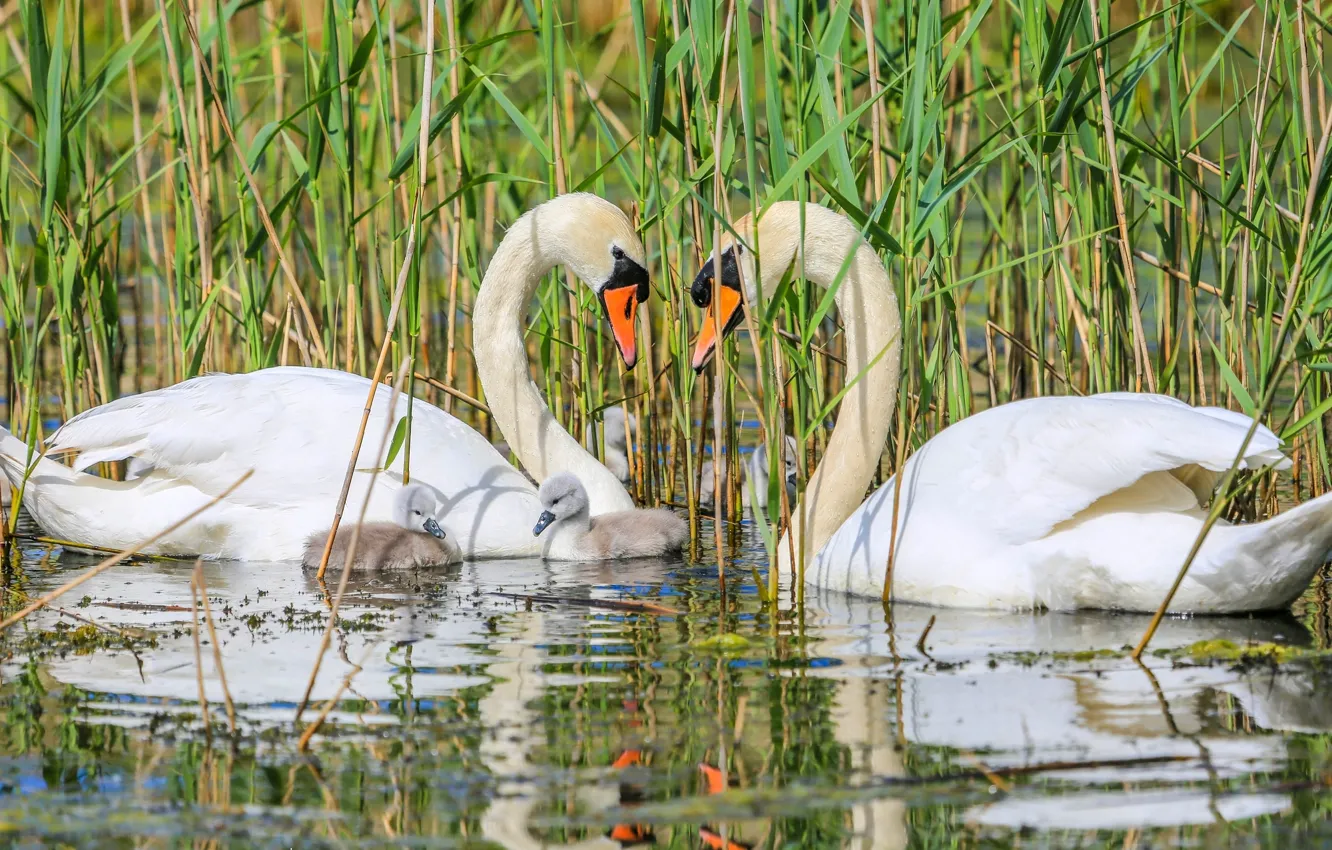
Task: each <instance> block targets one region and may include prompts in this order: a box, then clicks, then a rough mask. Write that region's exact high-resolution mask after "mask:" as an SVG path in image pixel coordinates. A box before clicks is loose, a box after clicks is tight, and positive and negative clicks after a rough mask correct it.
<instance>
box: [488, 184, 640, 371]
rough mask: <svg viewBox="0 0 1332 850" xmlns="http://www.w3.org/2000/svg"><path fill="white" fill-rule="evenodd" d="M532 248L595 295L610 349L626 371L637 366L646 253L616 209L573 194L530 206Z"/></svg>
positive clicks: (582, 194) (593, 197)
mask: <svg viewBox="0 0 1332 850" xmlns="http://www.w3.org/2000/svg"><path fill="white" fill-rule="evenodd" d="M529 218H530V220H531V225H532V226H533V229H534V236H536V240H537V244H538V245H539V246H540V251H541V253H543V254H545V255H546V260H547V261H548V264H549V265H552V266H553V265H556V264H558V263H563V264H564V265H567V266H568V267H569V268H570V269H572V270H573V273H574V274H576V275H578V277H579V279H581V280H582V281H583V282H584V283H586V284H587V285H588V286H590V287H591V288H592V291H593V292H595V293H596V294H597V300H598V301H600V302H601V309H602V312H603V313H605V315H606V321H607V322H609V323H610V326H611V333H612V334H613V335H614V337H615V345H616V346H617V347H618V348H619V349H620V356H621V357H623V358H624V363H625V365H626V366H628V367H629V368H633V366H634V364H635V363H637V362H638V343H637V326H636V324H635V321H634V320H635V316H636V314H637V310H638V305H639V304H641V303H642V302H644V301H647V299H648V294H649V293H650V291H651V287H650V286H649V283H648V272H647V252H646V251H645V250H644V248H643V242H642V240H640V239H639V238H638V234H637V233H635V232H634V227H633V225H632V224H631V223H630V222H629V219H628V217H626V216H625V214H624V213H623V212H621V211H620V208H619V207H617V206H615V205H614V204H612V203H611V202H610V201H607V200H606V199H604V198H600V197H598V196H596V195H591V194H588V193H586V192H574V193H571V194H568V195H560V196H558V197H556V198H553V199H551V200H549V201H547V202H546V203H544V204H542V205H540V206H538V207H536V208H534V209H533V210H531V211H530V212H529V213H527V215H525V216H524V217H523V219H519V220H518V222H517V223H516V224H515V225H514V227H521V226H522V225H523V224H524V219H529Z"/></svg>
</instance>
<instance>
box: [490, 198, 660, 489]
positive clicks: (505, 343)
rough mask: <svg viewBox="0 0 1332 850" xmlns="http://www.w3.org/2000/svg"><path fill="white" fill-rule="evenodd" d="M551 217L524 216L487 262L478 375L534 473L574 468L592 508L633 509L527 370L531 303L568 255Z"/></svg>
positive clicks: (541, 475)
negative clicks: (554, 231) (549, 221)
mask: <svg viewBox="0 0 1332 850" xmlns="http://www.w3.org/2000/svg"><path fill="white" fill-rule="evenodd" d="M542 210H543V208H541V207H538V208H537V211H536V212H541V211H542ZM550 215H553V213H551V214H550ZM547 218H548V216H537V215H533V214H528V215H526V216H524V217H523V218H521V219H519V220H518V222H517V223H515V225H514V226H513V228H512V229H511V230H510V231H509V233H508V234H507V235H506V236H505V237H504V240H503V241H502V242H500V245H499V248H498V249H497V250H496V251H495V257H494V259H493V260H491V262H490V267H489V268H488V269H487V270H486V276H485V279H484V280H482V282H481V290H480V292H479V293H478V294H477V298H476V307H475V309H474V310H473V315H472V322H473V325H472V351H473V352H474V354H475V357H476V371H477V375H478V377H479V378H480V379H481V386H482V388H483V389H484V390H485V395H486V402H487V404H489V406H490V412H491V416H493V417H494V419H495V423H496V424H497V425H498V426H499V429H500V433H502V434H503V435H504V439H505V440H507V441H508V443H509V446H510V448H512V449H513V453H514V454H515V455H517V456H518V459H519V460H520V461H522V464H523V466H524V467H525V468H526V469H527V471H528V472H529V473H530V474H531V475H532V477H534V478H536V479H537V480H538V481H544V480H545V479H546V478H548V477H549V476H551V475H553V474H555V473H557V472H572V473H574V474H575V475H577V476H578V478H579V479H580V480H581V481H582V482H583V485H584V486H585V487H587V492H588V497H589V500H590V501H591V505H592V513H593V514H600V513H605V512H607V511H621V510H629V509H631V508H633V506H634V503H633V500H632V499H631V498H629V493H628V492H627V491H626V490H625V489H624V486H623V485H621V484H620V482H619V480H617V479H616V478H615V476H614V475H613V474H612V473H611V472H610V470H608V469H606V467H604V466H602V465H601V463H600V462H599V461H597V459H596V458H595V457H593V456H592V455H591V454H589V453H588V452H587V450H586V449H584V448H583V447H582V446H581V445H579V443H578V441H577V440H575V439H574V438H573V437H572V436H571V435H570V434H569V432H568V431H566V430H564V427H563V426H562V425H560V423H559V421H558V420H557V419H556V418H555V415H554V414H553V413H551V411H550V408H549V407H547V406H546V402H545V401H544V400H543V399H542V398H541V394H540V393H539V392H537V388H536V384H534V383H533V382H532V378H531V375H530V374H529V373H528V360H527V346H526V345H525V344H524V340H523V335H524V331H525V320H526V318H527V305H528V304H529V303H531V300H532V296H533V295H534V294H535V293H536V288H537V285H538V284H540V282H541V278H542V276H543V275H545V273H546V272H548V271H550V269H552V268H554V267H555V266H556V265H560V264H563V263H565V262H567V261H569V260H570V259H571V258H570V257H567V256H564V254H566V253H568V251H569V248H568V243H567V242H566V241H565V240H562V239H559V238H557V237H555V236H552V235H551V234H550V233H548V232H547V230H546V227H547Z"/></svg>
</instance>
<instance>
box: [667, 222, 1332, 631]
mask: <svg viewBox="0 0 1332 850" xmlns="http://www.w3.org/2000/svg"><path fill="white" fill-rule="evenodd" d="M802 218H803V219H804V228H805V231H804V238H803V242H802V239H801V234H800V227H801V219H802ZM735 229H736V231H737V232H739V233H742V234H745V236H746V239H747V243H748V245H749V246H750V248H749V249H746V248H745V247H744V245H743V244H742V245H739V246H737V245H735V244H733V241H734V240H732V239H731V238H730V237H724V238H723V243H722V245H721V246H720V247H721V250H722V255H721V268H722V281H721V282H722V284H723V285H722V287H721V288H720V292H721V296H720V298H719V301H718V304H716V305H713V304H711V301H710V298H711V291H712V279H713V271H712V263H711V261H709V263H708V264H707V265H706V266H705V267H704V268H703V269H702V271H700V272H699V275H698V276H697V277H696V278H695V281H694V285H693V288H692V296H693V298H694V300H695V302H696V303H699V304H700V306H703V305H707V306H708V314H707V318H706V319H705V321H704V324H703V329H702V332H701V334H700V337H699V341H698V346H697V347H696V349H695V355H694V365H695V368H702V366H703V365H704V364H705V363H706V361H707V359H708V357H709V356H710V355H711V353H712V350H713V348H714V347H715V344H716V338H715V334H714V333H713V321H714V319H713V308H714V307H716V308H717V311H718V313H719V318H720V320H721V323H722V325H723V326H724V327H725V328H726V329H730V328H734V327H735V326H736V325H737V324H738V323H739V321H740V318H741V315H742V313H741V309H742V301H741V295H740V286H741V280H742V279H743V281H744V285H745V286H746V287H748V293H747V294H748V297H749V298H755V297H756V296H757V292H756V291H755V287H754V284H755V282H756V281H757V282H758V285H759V286H761V287H762V290H763V291H764V292H765V293H768V294H771V293H772V292H773V291H774V290H775V289H776V286H777V284H778V282H779V281H780V280H781V278H782V276H783V275H784V274H785V273H786V270H787V269H788V268H790V267H791V265H792V263H793V262H796V261H797V259H796V258H797V251H799V252H800V253H801V254H802V255H803V267H804V273H805V276H806V277H807V278H808V279H809V280H810V281H811V282H813V283H815V284H817V285H821V286H825V287H827V286H829V285H831V284H832V283H833V282H834V281H835V280H836V279H837V277H838V273H839V271H840V270H841V269H842V266H843V261H844V260H845V259H846V258H847V257H848V256H849V255H852V259H851V262H850V264H849V266H848V268H847V272H846V276H845V279H844V280H843V281H842V283H841V285H840V287H839V288H838V290H837V292H836V295H835V299H836V302H837V309H838V312H839V314H840V316H841V319H842V322H843V324H844V327H845V329H846V343H847V374H848V375H851V376H855V375H858V374H861V373H862V371H863V372H864V374H863V377H862V378H861V379H860V381H859V382H857V383H856V384H855V385H854V386H852V388H851V389H850V391H848V392H847V394H846V396H845V398H844V399H843V401H842V406H841V409H840V411H839V413H838V418H837V425H836V427H835V428H834V430H833V433H832V436H831V438H830V440H829V443H828V450H827V453H826V454H825V456H824V458H823V462H822V463H821V464H820V465H819V468H818V469H817V470H816V471H815V473H814V476H813V477H812V478H811V479H810V482H809V486H808V488H807V489H806V491H805V494H804V498H803V499H802V500H801V502H800V504H799V505H798V506H797V508H796V509H795V511H793V517H794V519H793V525H794V528H793V529H792V530H791V532H790V533H789V534H788V537H789V536H790V534H794V536H795V540H796V544H797V545H796V548H795V551H797V552H799V553H803V556H804V558H805V559H807V564H808V569H807V572H806V581H807V582H808V583H810V584H813V585H816V586H818V587H824V588H829V589H833V590H839V591H844V592H847V593H852V594H858V595H864V596H877V595H879V594H880V593H881V592H882V588H883V581H884V574H885V571H886V568H887V563H888V552H889V538H890V536H891V535H892V528H893V521H894V520H893V514H894V501H893V500H894V490H895V482H894V481H893V480H891V479H890V480H889V481H888V482H887V483H885V484H884V485H883V486H882V487H880V488H879V490H878V491H876V492H875V493H874V494H873V495H872V496H870V498H869V499H867V500H865V501H864V502H863V504H862V498H863V496H864V493H865V490H866V488H867V487H868V486H869V484H870V481H871V479H872V476H873V474H874V471H875V468H876V466H877V464H878V459H879V456H880V454H881V452H882V448H883V446H884V445H885V443H886V441H887V436H888V427H889V420H890V419H891V415H892V409H893V399H894V396H895V394H896V391H897V373H898V351H899V348H900V345H901V342H900V339H899V333H900V321H899V317H898V309H897V300H896V296H895V294H894V291H893V287H892V284H891V282H890V281H889V279H888V273H887V271H886V270H885V268H884V267H883V264H882V263H881V262H880V261H879V259H878V258H877V257H876V256H875V254H874V252H873V251H872V250H871V249H870V247H869V246H868V245H867V244H865V242H864V241H863V240H862V239H861V237H860V235H859V231H858V230H857V229H856V227H855V226H854V225H853V224H852V223H851V222H850V221H849V220H847V219H846V218H845V217H843V216H842V215H840V214H838V213H834V212H832V211H831V210H827V209H824V208H822V207H818V206H815V205H812V204H810V205H806V206H805V207H804V210H803V216H802V211H801V208H800V206H799V205H798V204H797V203H795V202H788V203H779V204H774V205H773V206H771V207H769V208H768V209H767V210H765V211H764V212H763V214H762V216H761V218H760V221H759V224H758V228H757V232H755V229H754V225H753V221H752V219H751V218H750V217H746V218H744V219H742V220H741V221H740V222H738V223H737V225H736V228H735ZM755 240H757V241H755ZM755 247H757V250H759V251H761V252H762V253H763V258H762V259H763V262H762V263H761V267H762V279H761V280H759V278H758V276H757V275H756V274H755V264H754V260H753V250H752V249H753V248H755ZM876 358H877V359H876ZM1249 424H1250V420H1249V419H1248V418H1246V417H1244V416H1243V415H1241V414H1237V413H1233V412H1230V411H1226V410H1221V409H1218V408H1193V407H1190V406H1188V405H1186V404H1184V403H1182V402H1179V401H1176V400H1174V399H1172V398H1169V397H1166V396H1157V395H1145V394H1136V393H1107V394H1103V395H1098V396H1091V397H1087V398H1036V399H1028V400H1025V401H1019V402H1013V403H1011V404H1006V405H1001V406H999V407H995V408H992V409H990V410H986V411H984V412H982V413H978V414H976V415H975V416H971V417H969V418H967V419H964V420H962V421H960V422H958V423H955V424H954V425H952V426H950V427H948V428H946V429H945V430H944V431H942V432H941V433H939V434H938V435H937V436H935V437H934V438H933V439H931V440H929V441H928V442H927V443H926V444H925V445H924V446H922V447H921V449H920V450H919V451H917V452H916V453H915V454H913V455H912V456H911V458H910V459H909V460H908V461H907V463H906V464H905V466H904V469H903V478H902V488H901V505H900V507H899V508H898V509H897V512H896V513H897V520H896V521H897V540H896V546H895V551H894V555H893V557H894V567H893V587H892V592H893V598H895V599H898V600H902V601H908V602H920V603H926V604H933V605H948V606H960V607H981V608H1030V607H1041V606H1044V607H1048V608H1052V609H1074V608H1109V609H1122V610H1135V611H1151V610H1155V608H1156V607H1157V606H1158V605H1159V604H1160V603H1161V600H1162V599H1164V598H1165V594H1166V591H1167V590H1168V588H1169V587H1170V585H1171V583H1172V582H1173V581H1174V579H1175V576H1176V574H1177V572H1178V570H1179V567H1180V565H1181V564H1182V563H1183V560H1184V558H1185V556H1186V555H1187V553H1188V551H1189V549H1190V547H1191V546H1192V544H1193V541H1194V539H1195V537H1196V536H1197V534H1198V532H1199V530H1200V529H1201V527H1202V523H1203V518H1204V516H1205V512H1204V511H1203V510H1202V509H1201V507H1200V504H1202V503H1203V502H1205V501H1206V500H1207V498H1208V497H1209V496H1210V495H1211V491H1212V488H1213V487H1215V485H1216V483H1217V481H1218V479H1219V477H1220V474H1221V473H1223V472H1224V471H1225V470H1226V469H1228V468H1229V467H1230V464H1231V462H1232V461H1233V459H1234V457H1235V455H1236V453H1237V452H1238V451H1239V447H1240V444H1241V443H1242V441H1243V439H1244V435H1245V433H1246V431H1247V429H1248V427H1249ZM1280 446H1281V443H1280V441H1279V440H1278V439H1277V438H1276V436H1275V435H1274V434H1273V433H1272V432H1271V431H1270V430H1268V429H1267V428H1261V427H1260V428H1259V429H1258V431H1257V433H1256V434H1255V436H1254V438H1253V440H1252V442H1251V443H1250V445H1249V447H1248V450H1247V455H1246V458H1245V460H1244V466H1245V467H1246V468H1254V467H1259V466H1263V465H1268V464H1277V465H1287V464H1288V462H1286V461H1285V460H1284V458H1283V457H1282V455H1281V452H1280ZM802 517H803V522H802V519H801V518H802ZM788 537H784V538H783V540H782V542H781V545H780V547H779V555H780V557H781V559H782V564H783V566H784V567H785V568H789V567H790V563H789V556H788V554H787V553H788V551H790V550H789V549H788V543H787V539H788ZM1329 548H1332V494H1329V495H1325V496H1322V497H1320V498H1318V499H1314V500H1311V501H1309V502H1305V503H1304V504H1302V505H1300V506H1299V507H1297V508H1294V509H1292V510H1290V511H1287V512H1286V513H1284V514H1281V515H1280V516H1277V517H1274V518H1272V519H1269V520H1267V521H1266V522H1260V523H1254V524H1251V525H1240V526H1231V525H1227V524H1224V523H1219V524H1218V525H1217V526H1216V527H1215V528H1213V529H1212V532H1211V534H1210V535H1209V536H1208V537H1207V541H1206V543H1205V545H1204V546H1203V548H1202V550H1201V552H1200V553H1199V554H1198V557H1197V558H1196V560H1195V561H1194V563H1193V566H1192V568H1191V569H1190V571H1189V574H1188V576H1187V578H1186V579H1185V581H1184V583H1183V585H1182V586H1181V588H1180V590H1179V592H1178V593H1177V594H1176V596H1175V597H1174V601H1173V603H1172V606H1171V610H1172V611H1176V612H1191V613H1229V612H1244V611H1258V610H1270V609H1276V608H1281V607H1283V606H1286V605H1289V604H1290V603H1291V602H1292V601H1293V600H1294V599H1295V597H1297V596H1298V595H1299V594H1300V593H1301V592H1302V591H1303V590H1304V589H1305V588H1306V587H1307V585H1308V583H1309V581H1310V579H1311V578H1312V577H1313V575H1314V573H1315V572H1316V571H1317V569H1318V568H1319V566H1320V565H1321V564H1322V563H1323V560H1324V558H1325V556H1326V555H1327V553H1328V551H1329Z"/></svg>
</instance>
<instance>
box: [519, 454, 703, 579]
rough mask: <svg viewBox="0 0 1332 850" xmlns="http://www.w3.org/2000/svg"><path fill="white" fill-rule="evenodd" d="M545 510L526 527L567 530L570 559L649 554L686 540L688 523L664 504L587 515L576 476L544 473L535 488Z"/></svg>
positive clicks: (679, 545)
mask: <svg viewBox="0 0 1332 850" xmlns="http://www.w3.org/2000/svg"><path fill="white" fill-rule="evenodd" d="M539 495H540V497H541V506H542V507H543V508H545V511H544V512H543V513H542V514H541V518H540V519H538V520H537V524H536V527H535V528H533V529H532V533H533V534H534V535H540V534H541V532H543V531H545V530H546V529H547V528H548V527H550V526H551V525H555V526H556V528H555V531H554V532H553V533H555V534H559V535H572V541H571V549H572V550H573V553H574V554H573V555H572V556H571V558H570V559H571V560H579V561H604V560H619V559H621V558H653V557H657V556H659V555H665V554H668V553H672V552H679V551H680V549H681V548H683V547H684V545H685V543H687V542H689V526H688V525H687V524H686V523H685V521H684V520H682V519H680V517H678V516H676V515H675V514H673V513H671V512H670V511H669V510H666V509H665V508H648V509H640V510H633V511H616V512H614V513H609V514H601V515H600V516H595V517H594V516H589V515H588V503H587V490H585V489H584V488H583V482H581V481H579V480H578V476H576V475H574V474H573V473H569V472H561V473H559V474H557V475H552V476H551V477H549V478H547V479H546V480H545V481H544V482H543V483H542V485H541V490H540V493H539Z"/></svg>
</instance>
